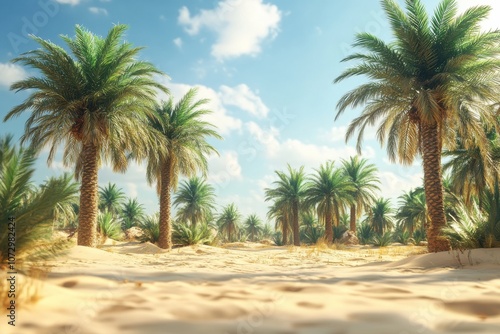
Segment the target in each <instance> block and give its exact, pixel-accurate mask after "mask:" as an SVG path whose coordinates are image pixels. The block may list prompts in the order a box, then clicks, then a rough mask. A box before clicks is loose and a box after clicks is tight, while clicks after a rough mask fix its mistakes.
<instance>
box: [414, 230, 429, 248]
mask: <svg viewBox="0 0 500 334" xmlns="http://www.w3.org/2000/svg"><path fill="white" fill-rule="evenodd" d="M412 239H413V242H414V243H415V245H419V244H420V243H421V242H422V241H425V240H426V235H425V232H424V231H422V230H416V231H415V232H413V237H412Z"/></svg>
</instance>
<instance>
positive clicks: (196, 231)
mask: <svg viewBox="0 0 500 334" xmlns="http://www.w3.org/2000/svg"><path fill="white" fill-rule="evenodd" d="M212 240H213V234H212V231H211V230H210V229H209V228H208V225H207V224H204V223H199V224H196V225H187V224H185V223H177V224H174V225H173V232H172V241H173V242H174V244H177V245H182V246H190V245H198V244H210V243H211V242H212Z"/></svg>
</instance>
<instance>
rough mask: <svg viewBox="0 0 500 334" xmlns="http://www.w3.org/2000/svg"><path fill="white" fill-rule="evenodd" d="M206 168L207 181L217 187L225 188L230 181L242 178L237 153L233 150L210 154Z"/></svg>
mask: <svg viewBox="0 0 500 334" xmlns="http://www.w3.org/2000/svg"><path fill="white" fill-rule="evenodd" d="M208 168H209V172H208V181H209V182H210V183H212V184H213V185H214V186H215V187H217V188H225V187H226V186H227V185H228V184H229V183H230V182H231V181H234V180H241V179H242V175H241V165H240V162H239V161H238V153H236V152H234V151H226V152H222V153H221V154H220V156H218V155H216V154H212V155H210V156H209V157H208Z"/></svg>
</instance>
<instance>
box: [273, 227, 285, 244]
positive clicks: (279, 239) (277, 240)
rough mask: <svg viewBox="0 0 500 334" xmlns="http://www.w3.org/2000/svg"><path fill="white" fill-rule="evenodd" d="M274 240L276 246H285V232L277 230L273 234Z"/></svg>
mask: <svg viewBox="0 0 500 334" xmlns="http://www.w3.org/2000/svg"><path fill="white" fill-rule="evenodd" d="M273 241H274V244H275V245H276V246H283V245H284V243H283V234H282V233H281V232H279V231H278V232H275V233H274V235H273Z"/></svg>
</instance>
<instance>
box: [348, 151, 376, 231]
mask: <svg viewBox="0 0 500 334" xmlns="http://www.w3.org/2000/svg"><path fill="white" fill-rule="evenodd" d="M342 167H343V169H344V173H345V174H346V175H347V176H348V177H349V179H350V180H351V183H352V185H353V187H354V191H353V192H352V196H353V201H352V203H351V207H350V220H349V229H350V230H351V231H353V232H354V233H356V221H357V219H356V218H357V216H361V215H362V214H363V212H365V211H367V210H369V209H370V206H371V205H372V204H373V202H374V201H375V198H376V193H377V192H378V191H380V188H379V186H378V185H379V184H380V179H379V178H378V176H377V167H376V166H375V165H373V164H368V160H367V159H363V158H359V157H358V156H357V155H356V156H354V157H350V159H349V160H342Z"/></svg>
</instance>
